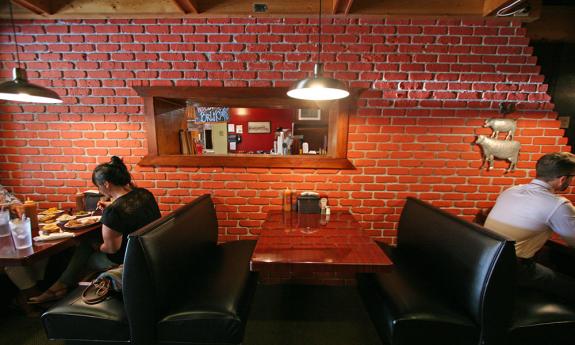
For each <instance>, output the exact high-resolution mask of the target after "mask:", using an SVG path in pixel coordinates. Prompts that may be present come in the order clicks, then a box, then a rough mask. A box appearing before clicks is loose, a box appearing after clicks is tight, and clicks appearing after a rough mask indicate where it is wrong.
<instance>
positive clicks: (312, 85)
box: [287, 0, 349, 101]
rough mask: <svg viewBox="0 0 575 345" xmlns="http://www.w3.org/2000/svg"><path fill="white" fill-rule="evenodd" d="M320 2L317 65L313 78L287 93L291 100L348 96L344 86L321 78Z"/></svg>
mask: <svg viewBox="0 0 575 345" xmlns="http://www.w3.org/2000/svg"><path fill="white" fill-rule="evenodd" d="M321 7H322V6H321V0H319V23H318V43H317V47H318V49H317V63H316V64H315V66H314V68H313V77H311V78H306V79H302V80H299V81H297V82H296V83H295V84H294V85H292V87H291V88H290V89H289V91H288V92H287V95H288V96H290V97H292V98H298V99H304V100H310V101H331V100H336V99H341V98H345V97H347V96H349V91H347V89H346V87H345V85H344V84H343V83H342V82H341V81H339V80H337V79H333V78H328V77H324V76H323V64H322V63H321V62H320V55H321Z"/></svg>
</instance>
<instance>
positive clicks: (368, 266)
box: [251, 211, 392, 271]
mask: <svg viewBox="0 0 575 345" xmlns="http://www.w3.org/2000/svg"><path fill="white" fill-rule="evenodd" d="M251 264H252V269H254V270H260V269H262V268H265V267H267V266H269V265H273V264H290V265H294V264H297V265H310V266H311V265H315V266H330V267H333V266H335V265H336V266H346V267H352V266H353V267H354V269H355V270H357V271H373V270H376V269H377V268H382V267H385V266H389V265H391V264H392V262H391V260H390V259H389V258H388V257H387V256H386V255H385V253H384V252H383V251H382V250H381V249H380V248H379V246H378V245H377V244H376V243H375V242H374V241H373V240H372V239H371V238H370V237H368V236H367V235H365V234H363V233H362V231H361V226H360V224H359V223H358V222H357V221H356V220H355V219H354V218H353V216H352V215H351V214H350V213H349V212H347V211H333V212H332V214H331V215H329V216H326V215H321V214H301V213H296V212H283V211H270V212H269V213H268V216H267V218H266V220H265V222H264V223H263V225H262V231H261V234H260V237H259V238H258V242H257V244H256V248H255V250H254V253H253V255H252V260H251Z"/></svg>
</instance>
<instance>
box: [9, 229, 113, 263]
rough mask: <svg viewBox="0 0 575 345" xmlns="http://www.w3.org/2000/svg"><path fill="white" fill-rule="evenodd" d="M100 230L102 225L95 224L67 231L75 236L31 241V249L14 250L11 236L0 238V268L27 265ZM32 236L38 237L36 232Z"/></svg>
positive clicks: (33, 231)
mask: <svg viewBox="0 0 575 345" xmlns="http://www.w3.org/2000/svg"><path fill="white" fill-rule="evenodd" d="M101 228H102V225H101V224H100V223H97V224H94V225H91V226H89V227H86V228H83V229H80V230H68V231H71V232H74V234H75V236H74V237H68V238H63V239H59V240H53V241H42V242H38V241H32V247H30V248H26V249H16V248H15V247H14V242H13V241H12V236H4V237H0V266H17V265H29V264H31V263H33V262H35V261H37V260H41V259H44V258H46V257H50V256H52V255H54V254H57V253H59V252H61V251H63V250H64V249H66V248H69V247H71V246H73V245H75V244H76V243H78V241H79V240H80V239H81V238H84V237H86V236H88V235H89V234H91V233H93V232H96V231H100V230H101ZM34 236H38V230H32V237H34Z"/></svg>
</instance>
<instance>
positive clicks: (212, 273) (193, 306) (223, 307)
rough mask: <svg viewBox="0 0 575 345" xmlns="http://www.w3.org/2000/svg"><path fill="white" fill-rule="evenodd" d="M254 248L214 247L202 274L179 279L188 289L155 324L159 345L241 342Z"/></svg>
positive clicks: (243, 244) (244, 244)
mask: <svg viewBox="0 0 575 345" xmlns="http://www.w3.org/2000/svg"><path fill="white" fill-rule="evenodd" d="M254 247H255V241H233V242H226V243H224V244H221V245H218V246H217V248H216V249H215V251H214V253H212V254H211V255H210V257H208V258H206V261H205V262H206V265H205V268H204V269H203V270H202V272H200V273H198V274H194V275H190V276H187V277H186V276H185V275H183V276H182V278H184V277H185V278H186V279H187V280H188V281H187V282H186V281H184V282H183V284H186V285H187V287H188V288H187V291H186V292H185V293H183V294H182V295H180V296H174V299H173V301H172V303H170V306H169V308H168V309H167V311H166V313H165V315H164V316H163V317H162V318H161V320H160V321H159V322H158V342H159V343H160V344H165V343H218V344H220V343H222V344H239V343H241V341H242V339H243V333H244V328H245V323H246V321H247V316H248V312H249V306H250V304H251V300H252V298H253V294H254V292H255V288H256V284H257V277H256V275H255V273H252V272H250V269H249V262H250V258H251V255H252V252H253V249H254ZM180 291H181V290H180Z"/></svg>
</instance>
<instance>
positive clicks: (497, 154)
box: [475, 135, 521, 173]
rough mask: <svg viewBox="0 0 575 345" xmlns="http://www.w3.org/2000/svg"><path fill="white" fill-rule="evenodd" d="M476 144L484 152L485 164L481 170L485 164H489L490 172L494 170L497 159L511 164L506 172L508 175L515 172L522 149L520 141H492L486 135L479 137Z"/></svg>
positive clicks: (483, 163)
mask: <svg viewBox="0 0 575 345" xmlns="http://www.w3.org/2000/svg"><path fill="white" fill-rule="evenodd" d="M475 143H476V144H477V145H479V146H480V147H481V150H482V151H483V162H482V163H481V166H480V167H479V169H481V168H482V167H483V165H485V163H487V164H488V165H487V170H488V171H489V170H490V169H493V161H494V159H495V158H497V159H505V160H508V161H509V162H510V164H509V167H508V168H507V169H506V170H505V172H506V173H507V172H509V171H513V170H515V166H516V165H517V158H518V156H519V149H520V148H521V144H520V143H519V142H518V141H515V140H499V139H492V138H488V137H486V136H485V135H478V136H477V140H475Z"/></svg>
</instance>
